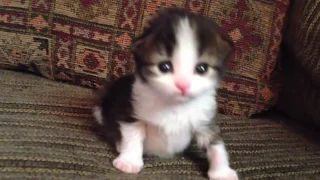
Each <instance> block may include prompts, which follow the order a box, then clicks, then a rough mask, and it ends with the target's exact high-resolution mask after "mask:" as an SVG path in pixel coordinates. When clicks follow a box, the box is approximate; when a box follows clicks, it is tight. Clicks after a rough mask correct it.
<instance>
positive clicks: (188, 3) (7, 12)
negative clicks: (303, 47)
mask: <svg viewBox="0 0 320 180" xmlns="http://www.w3.org/2000/svg"><path fill="white" fill-rule="evenodd" d="M288 4H289V0H281V1H280V0H268V1H266V0H256V1H250V0H215V1H210V0H184V1H180V0H134V1H129V0H121V1H118V0H117V1H116V0H111V1H110V0H80V1H76V0H56V1H52V0H2V1H0V58H1V60H0V67H1V68H5V69H18V70H26V71H30V72H34V73H37V74H40V75H42V76H44V77H46V78H49V79H53V80H59V81H64V82H68V83H71V84H76V85H81V86H86V87H91V88H97V87H99V86H100V85H101V84H102V83H103V81H104V80H108V81H112V80H114V79H117V78H119V77H120V76H122V75H124V74H128V73H132V72H133V71H134V65H135V64H134V61H133V59H132V55H131V53H130V49H131V42H132V40H133V39H134V38H135V37H136V36H138V35H139V34H140V33H141V32H142V30H143V27H144V25H145V24H146V22H147V21H148V20H149V19H150V18H151V17H153V15H155V13H156V12H157V11H158V10H159V8H161V7H182V8H186V9H189V10H191V11H193V12H195V13H198V14H201V15H204V16H209V17H212V18H213V19H215V20H216V21H217V23H218V24H219V25H221V26H222V27H224V32H225V33H227V34H229V35H230V36H231V37H232V39H233V41H234V42H235V44H236V51H235V53H234V56H233V58H232V61H231V62H230V63H229V72H228V73H227V76H226V78H225V80H224V81H223V85H222V88H221V91H220V97H219V99H218V100H219V108H220V112H222V113H225V114H232V115H242V116H249V115H251V114H254V113H257V112H260V111H262V110H266V109H268V108H269V107H270V106H271V105H273V104H274V102H275V100H276V97H277V96H276V95H277V91H276V88H275V87H274V86H273V84H272V81H271V79H270V74H271V73H272V71H273V69H274V66H275V63H276V58H277V54H278V51H279V43H280V41H281V39H282V36H281V30H282V25H283V19H284V16H285V13H286V11H287V7H288Z"/></svg>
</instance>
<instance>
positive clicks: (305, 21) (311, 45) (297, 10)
mask: <svg viewBox="0 0 320 180" xmlns="http://www.w3.org/2000/svg"><path fill="white" fill-rule="evenodd" d="M291 9H292V11H291V10H290V12H291V13H290V14H289V20H288V27H287V31H286V33H285V43H286V46H287V48H288V51H289V53H291V54H292V56H293V58H294V60H295V61H297V62H298V63H299V64H300V65H301V67H302V68H304V69H305V70H307V72H308V74H309V77H310V78H311V79H312V82H314V84H317V85H318V87H319V88H320V1H319V0H309V1H294V2H293V3H292V8H291Z"/></svg>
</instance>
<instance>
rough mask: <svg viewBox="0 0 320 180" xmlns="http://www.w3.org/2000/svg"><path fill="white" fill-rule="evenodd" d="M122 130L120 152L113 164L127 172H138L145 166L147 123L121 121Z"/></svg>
mask: <svg viewBox="0 0 320 180" xmlns="http://www.w3.org/2000/svg"><path fill="white" fill-rule="evenodd" d="M120 131H121V135H122V139H121V143H120V147H118V148H119V152H120V154H119V156H118V157H117V158H116V159H115V160H113V166H114V167H115V168H117V169H119V170H120V171H123V172H125V173H138V172H139V171H140V170H141V169H142V167H143V159H142V155H143V141H144V138H145V125H144V124H143V123H141V122H135V123H120Z"/></svg>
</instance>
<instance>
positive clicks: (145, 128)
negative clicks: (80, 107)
mask: <svg viewBox="0 0 320 180" xmlns="http://www.w3.org/2000/svg"><path fill="white" fill-rule="evenodd" d="M232 48H233V44H232V41H230V40H229V39H228V38H227V37H224V36H222V35H221V33H220V32H219V28H218V26H217V25H216V24H215V23H214V22H213V21H212V20H211V19H209V18H205V17H201V16H197V15H195V14H193V13H189V12H187V11H184V10H181V9H166V10H164V11H161V12H160V13H159V14H158V16H157V17H155V18H154V19H152V20H151V21H150V24H149V26H148V27H146V28H145V30H144V32H143V34H142V35H141V36H140V37H138V38H137V39H136V41H135V42H134V44H133V54H134V57H135V60H136V74H133V75H128V76H124V77H122V78H120V79H119V80H117V81H116V82H115V83H114V84H113V85H111V87H110V88H106V89H108V91H107V92H106V91H103V93H102V96H99V100H100V101H99V102H98V104H97V106H95V107H94V108H93V111H94V113H93V114H94V116H95V118H96V120H97V123H98V124H99V125H100V128H101V130H102V131H103V132H104V135H105V137H106V138H107V140H109V141H111V143H113V144H114V145H115V146H116V148H117V150H118V152H119V156H118V157H117V158H116V159H115V160H114V161H113V165H114V167H116V168H117V169H119V170H121V171H123V172H126V173H138V172H139V171H140V170H141V169H142V167H143V159H142V155H143V154H151V155H157V156H160V157H172V156H173V155H174V154H176V153H179V152H182V151H184V150H185V148H186V147H187V146H188V145H189V143H190V140H191V138H192V136H193V135H194V136H196V140H197V143H198V145H199V147H200V148H203V149H206V151H207V155H208V160H209V163H210V169H209V171H208V176H209V178H210V179H228V180H232V179H238V177H237V174H236V172H235V171H234V170H232V169H231V168H230V166H229V160H228V155H227V151H226V149H225V147H224V144H223V141H222V139H221V138H220V137H219V132H218V130H217V129H216V128H215V126H214V123H215V122H214V118H215V116H216V111H217V102H216V91H217V88H218V87H219V83H220V80H221V77H222V75H223V72H224V69H225V68H226V62H227V60H228V57H229V56H230V53H231V52H232Z"/></svg>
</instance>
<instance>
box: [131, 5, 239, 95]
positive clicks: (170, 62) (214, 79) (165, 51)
mask: <svg viewBox="0 0 320 180" xmlns="http://www.w3.org/2000/svg"><path fill="white" fill-rule="evenodd" d="M232 50H233V43H232V41H231V40H230V39H228V37H224V36H222V34H221V32H220V30H219V27H218V25H217V24H216V23H215V22H214V21H213V20H211V19H209V18H206V17H202V16H198V15H195V14H193V13H190V12H187V11H185V10H181V9H166V10H163V11H161V12H160V13H159V14H158V16H157V17H155V18H154V19H152V20H151V21H150V22H149V26H148V27H146V28H145V30H144V32H143V34H142V35H141V36H140V37H138V38H137V39H136V41H135V42H134V43H133V54H134V56H135V60H136V72H137V76H138V77H139V78H140V79H141V80H142V81H143V82H144V83H145V84H146V85H148V86H150V87H151V88H153V89H154V90H155V91H156V92H157V93H159V95H160V96H162V97H164V98H170V99H173V100H175V99H180V100H188V99H190V98H194V97H197V96H199V95H201V94H204V93H208V92H214V91H215V90H216V89H217V88H218V87H219V83H220V79H221V77H222V74H223V72H224V71H225V68H226V65H227V60H228V58H229V56H230V54H231V52H232Z"/></svg>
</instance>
